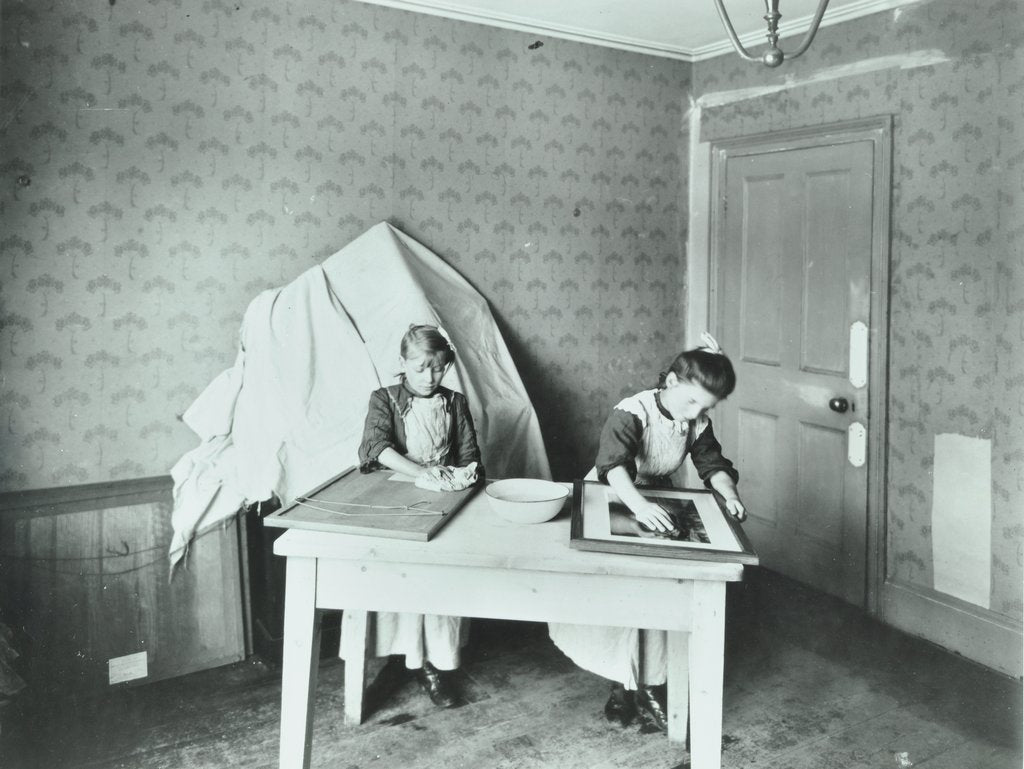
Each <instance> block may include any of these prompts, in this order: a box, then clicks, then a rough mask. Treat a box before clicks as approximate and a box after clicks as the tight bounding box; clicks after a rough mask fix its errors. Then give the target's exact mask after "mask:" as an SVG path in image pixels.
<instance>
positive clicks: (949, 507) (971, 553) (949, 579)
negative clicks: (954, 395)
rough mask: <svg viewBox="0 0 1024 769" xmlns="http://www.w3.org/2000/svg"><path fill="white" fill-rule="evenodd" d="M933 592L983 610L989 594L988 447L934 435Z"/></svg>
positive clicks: (984, 442) (973, 440) (980, 441)
mask: <svg viewBox="0 0 1024 769" xmlns="http://www.w3.org/2000/svg"><path fill="white" fill-rule="evenodd" d="M933 471H934V472H933V476H934V481H933V486H932V489H933V493H932V560H933V564H934V587H935V589H936V590H938V591H939V592H941V593H945V594H946V595H951V596H954V597H956V598H960V599H962V600H964V601H969V602H970V603H973V604H976V605H978V606H983V607H985V608H986V609H988V608H989V600H990V596H991V594H992V442H991V441H988V440H985V439H983V438H968V437H967V436H964V435H952V434H948V433H947V434H941V435H936V436H935V466H934V468H933Z"/></svg>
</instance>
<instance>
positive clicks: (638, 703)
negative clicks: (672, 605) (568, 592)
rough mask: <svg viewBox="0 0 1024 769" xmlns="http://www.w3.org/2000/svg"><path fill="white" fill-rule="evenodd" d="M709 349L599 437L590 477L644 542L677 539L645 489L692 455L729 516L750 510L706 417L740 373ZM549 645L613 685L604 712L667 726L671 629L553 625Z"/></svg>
mask: <svg viewBox="0 0 1024 769" xmlns="http://www.w3.org/2000/svg"><path fill="white" fill-rule="evenodd" d="M702 338H703V340H704V343H705V346H704V347H700V348H697V349H694V350H688V351H685V352H682V353H680V354H679V355H678V356H676V358H675V360H674V361H673V362H672V365H671V366H670V367H669V370H668V371H667V372H665V373H663V374H662V375H661V381H660V383H659V386H658V388H656V389H653V390H644V391H643V392H639V393H637V394H636V395H633V396H630V397H628V398H625V399H624V400H622V401H621V402H620V403H619V404H618V405H616V406H615V408H614V409H613V410H612V412H611V414H610V415H609V417H608V419H607V421H606V422H605V425H604V428H603V430H602V432H601V441H600V446H599V448H598V455H597V460H596V463H595V468H594V470H593V471H592V473H591V475H590V476H588V477H589V478H591V479H594V478H595V477H596V479H597V480H600V481H602V482H603V483H607V484H608V485H609V486H611V488H612V490H613V491H614V492H615V493H616V494H617V495H618V497H619V498H620V499H621V500H622V502H623V503H624V504H625V505H626V507H628V508H629V510H630V512H631V513H632V515H624V516H622V517H620V518H618V519H614V520H613V521H612V531H613V532H615V533H621V534H633V535H638V536H641V537H658V536H662V537H664V536H671V535H672V534H673V533H674V532H675V524H674V522H673V520H672V518H671V516H670V514H669V513H668V512H667V511H666V510H665V509H664V508H662V507H661V506H659V505H658V504H657V503H655V502H652V501H650V500H648V499H646V498H645V497H644V496H643V495H642V494H641V492H640V491H639V490H638V488H639V489H642V488H643V487H644V486H652V487H663V488H667V487H671V486H673V484H672V481H671V478H670V476H671V475H672V474H673V473H674V472H675V471H676V470H678V469H679V467H680V466H681V465H682V464H683V462H684V461H685V459H686V457H690V460H691V461H692V462H693V465H694V467H695V468H696V470H697V473H698V475H699V476H700V478H701V480H702V481H703V482H704V484H705V485H706V486H707V487H709V488H711V489H714V490H715V491H717V492H718V493H719V494H721V496H722V498H723V499H724V501H725V506H726V510H727V512H728V513H729V514H730V515H732V516H734V517H735V518H737V519H738V520H740V521H742V520H744V519H745V518H746V509H745V507H744V505H743V502H742V501H741V500H740V498H739V494H738V493H737V491H736V482H737V480H738V478H739V476H738V474H737V472H736V470H735V468H734V467H733V464H732V462H730V461H729V460H728V459H726V458H725V457H724V456H722V447H721V445H720V444H719V443H718V440H717V439H716V438H715V434H714V432H713V431H712V429H711V420H710V419H708V417H707V412H708V411H709V410H710V409H711V408H712V407H713V406H714V405H715V404H716V403H718V401H720V400H722V399H723V398H725V397H727V396H728V395H729V394H730V393H732V391H733V389H735V386H736V374H735V372H734V370H733V367H732V363H731V362H730V361H729V358H728V357H726V355H725V354H724V353H723V352H722V350H721V348H720V347H719V346H718V343H717V342H715V340H714V339H713V338H712V337H711V336H710V335H708V334H704V335H703V337H702ZM549 633H550V635H551V639H552V640H553V641H554V642H555V644H556V645H557V646H558V648H560V649H561V650H562V651H563V652H564V653H565V654H566V655H567V656H568V657H569V658H570V659H572V660H573V662H575V663H576V664H577V665H579V666H580V667H582V668H584V669H585V670H589V671H591V672H592V673H596V674H598V675H600V676H602V677H604V678H608V679H610V680H611V681H613V682H614V683H613V685H612V691H611V695H610V697H609V698H608V702H607V703H606V704H605V708H604V713H605V717H606V718H607V719H608V720H609V721H617V722H619V723H621V724H622V725H623V726H627V725H629V724H630V723H631V722H632V721H633V719H634V718H637V717H639V720H640V725H641V730H642V731H644V732H664V731H667V729H668V718H667V715H666V712H665V692H664V685H665V682H666V668H667V665H666V660H667V657H666V643H667V635H666V633H665V631H663V630H644V629H639V628H619V627H600V626H591V625H562V624H554V623H552V624H551V625H550V626H549Z"/></svg>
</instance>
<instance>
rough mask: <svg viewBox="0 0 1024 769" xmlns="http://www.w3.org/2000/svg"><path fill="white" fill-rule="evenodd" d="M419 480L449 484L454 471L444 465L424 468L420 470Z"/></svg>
mask: <svg viewBox="0 0 1024 769" xmlns="http://www.w3.org/2000/svg"><path fill="white" fill-rule="evenodd" d="M417 478H422V479H424V480H425V481H428V482H429V481H433V482H436V483H442V484H444V483H447V482H449V481H451V479H452V471H451V470H449V469H448V468H447V467H444V466H442V465H434V466H432V467H424V468H423V469H422V470H420V472H419V475H418V476H417Z"/></svg>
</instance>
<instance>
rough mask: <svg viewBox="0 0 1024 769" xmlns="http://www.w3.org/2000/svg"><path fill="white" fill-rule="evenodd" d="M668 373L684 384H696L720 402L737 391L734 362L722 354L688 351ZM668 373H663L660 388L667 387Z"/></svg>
mask: <svg viewBox="0 0 1024 769" xmlns="http://www.w3.org/2000/svg"><path fill="white" fill-rule="evenodd" d="M668 371H671V372H672V373H674V374H675V375H676V376H677V377H679V379H681V380H682V381H684V382H696V383H697V384H699V385H700V386H701V387H703V388H704V389H705V390H707V391H708V392H709V393H711V394H712V395H714V396H715V397H716V398H718V399H719V400H721V399H723V398H727V397H728V396H729V395H731V394H732V391H733V390H735V389H736V372H735V371H734V370H733V368H732V362H731V361H730V360H729V358H728V357H727V356H725V355H724V354H722V353H720V352H710V351H708V350H704V349H700V348H698V349H696V350H686V351H685V352H681V353H679V354H678V355H677V356H676V359H675V360H674V361H672V365H671V366H669V367H668ZM668 371H663V372H661V376H660V378H659V380H658V387H659V388H660V387H664V386H665V377H666V376H668Z"/></svg>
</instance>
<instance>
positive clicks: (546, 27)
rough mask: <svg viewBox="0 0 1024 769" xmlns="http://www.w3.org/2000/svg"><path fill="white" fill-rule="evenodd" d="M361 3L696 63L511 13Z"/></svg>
mask: <svg viewBox="0 0 1024 769" xmlns="http://www.w3.org/2000/svg"><path fill="white" fill-rule="evenodd" d="M359 2H363V3H368V4H370V5H383V6H387V7H388V8H397V9H398V10H401V11H412V12H413V13H425V14H428V15H430V16H441V17H443V18H446V19H454V20H455V21H468V22H472V23H474V24H483V25H485V26H488V27H501V28H502V29H511V30H515V31H517V32H531V33H533V34H537V35H545V36H547V37H557V38H560V39H562V40H572V41H574V42H577V43H589V44H591V45H601V46H605V47H606V48H618V49H620V50H623V51H633V52H635V53H645V54H648V55H650V56H662V57H667V58H670V59H681V60H682V61H692V60H693V57H692V55H691V54H690V53H689V52H688V51H685V50H683V49H682V48H680V47H678V46H670V45H664V44H662V43H658V42H655V41H651V40H639V39H636V38H630V37H623V36H621V35H612V34H606V33H603V32H595V31H594V30H590V29H585V28H583V27H574V26H570V25H566V24H550V23H547V22H539V21H537V20H536V19H532V18H529V17H527V16H518V15H516V14H511V13H494V12H491V11H481V10H478V9H476V8H471V7H468V6H465V5H460V4H458V3H445V2H435V1H434V0H359Z"/></svg>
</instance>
